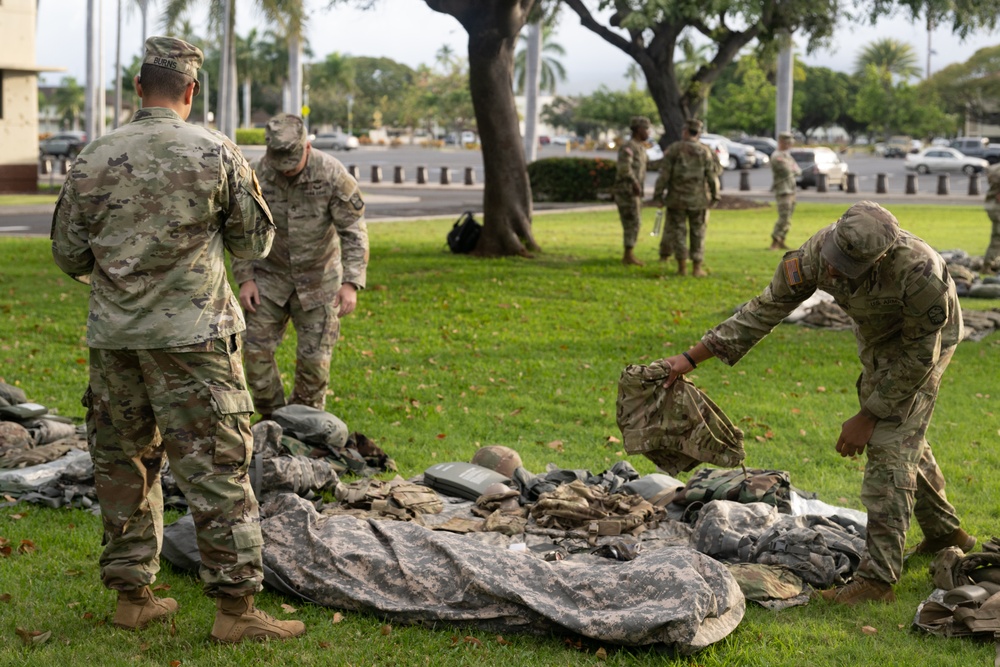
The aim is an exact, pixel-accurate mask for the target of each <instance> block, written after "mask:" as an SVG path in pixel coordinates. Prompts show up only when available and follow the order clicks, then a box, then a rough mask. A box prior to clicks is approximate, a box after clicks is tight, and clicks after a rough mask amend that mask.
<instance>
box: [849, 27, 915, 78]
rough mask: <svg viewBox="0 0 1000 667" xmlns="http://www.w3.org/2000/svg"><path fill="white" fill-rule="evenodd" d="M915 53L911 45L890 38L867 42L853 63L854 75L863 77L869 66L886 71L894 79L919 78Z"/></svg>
mask: <svg viewBox="0 0 1000 667" xmlns="http://www.w3.org/2000/svg"><path fill="white" fill-rule="evenodd" d="M918 62H919V60H918V58H917V52H916V51H915V50H914V49H913V45H911V44H909V43H907V42H902V41H900V40H898V39H893V38H892V37H884V38H882V39H877V40H875V41H874V42H869V43H868V44H867V45H866V46H865V48H864V49H862V50H861V53H860V54H858V57H857V60H855V62H854V73H855V74H857V75H859V76H864V73H865V70H866V69H867V68H868V66H869V65H874V66H875V67H877V68H879V69H883V70H885V71H887V72H888V73H889V74H891V75H893V76H894V77H899V78H900V79H903V80H907V79H912V78H915V77H919V76H920V67H919V66H918V65H917V63H918Z"/></svg>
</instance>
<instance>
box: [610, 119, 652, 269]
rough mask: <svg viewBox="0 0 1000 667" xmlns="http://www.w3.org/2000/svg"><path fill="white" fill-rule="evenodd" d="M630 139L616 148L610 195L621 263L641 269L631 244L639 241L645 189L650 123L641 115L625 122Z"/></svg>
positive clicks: (633, 245) (633, 244)
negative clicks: (617, 221)
mask: <svg viewBox="0 0 1000 667" xmlns="http://www.w3.org/2000/svg"><path fill="white" fill-rule="evenodd" d="M629 128H630V129H631V130H632V136H631V138H630V139H629V140H628V141H626V142H623V143H622V145H621V147H620V148H619V149H618V167H617V171H616V172H615V185H614V195H615V204H616V205H617V206H618V217H619V218H620V219H621V222H622V234H623V245H624V246H625V254H624V255H622V264H625V265H626V266H629V265H632V266H642V265H643V263H642V262H641V261H639V259H638V258H636V256H635V244H636V242H637V241H638V240H639V226H640V224H641V222H642V193H643V190H644V189H645V187H646V169H647V168H648V166H649V165H648V157H647V156H646V141H647V140H648V139H649V130H650V123H649V119H648V118H646V117H645V116H633V117H632V119H631V121H630V122H629Z"/></svg>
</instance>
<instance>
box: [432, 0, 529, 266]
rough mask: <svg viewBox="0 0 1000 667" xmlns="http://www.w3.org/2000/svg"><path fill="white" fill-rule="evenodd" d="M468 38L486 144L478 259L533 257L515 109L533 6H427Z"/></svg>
mask: <svg viewBox="0 0 1000 667" xmlns="http://www.w3.org/2000/svg"><path fill="white" fill-rule="evenodd" d="M425 1H426V2H427V6H428V7H430V8H431V9H433V10H435V11H439V12H442V13H445V14H451V15H452V16H454V17H455V18H456V19H458V21H459V23H461V24H462V26H463V27H464V28H465V30H466V32H468V33H469V91H470V93H471V95H472V106H473V108H474V109H475V112H476V124H477V125H478V130H479V136H480V139H481V140H482V150H483V168H484V171H485V177H484V188H483V233H482V234H481V235H480V236H479V243H478V244H477V245H476V249H475V251H474V254H477V255H485V256H506V255H522V256H530V253H531V251H536V250H539V249H540V248H539V247H538V244H537V243H535V239H534V236H533V235H532V231H531V185H530V183H529V182H528V166H527V162H526V160H525V157H524V147H523V146H522V145H521V132H520V129H519V128H518V118H517V108H516V107H515V105H514V88H513V81H512V80H513V72H514V43H515V40H516V39H517V35H518V33H519V32H520V30H521V28H522V27H523V26H524V23H525V21H526V20H527V16H528V11H529V10H530V9H531V6H532V5H533V4H534V1H535V0H425Z"/></svg>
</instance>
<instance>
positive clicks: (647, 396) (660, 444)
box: [617, 360, 746, 475]
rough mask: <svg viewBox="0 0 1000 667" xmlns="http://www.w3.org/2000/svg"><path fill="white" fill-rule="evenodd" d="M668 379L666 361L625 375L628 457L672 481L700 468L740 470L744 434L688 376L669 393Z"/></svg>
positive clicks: (620, 412) (623, 422) (623, 424)
mask: <svg viewBox="0 0 1000 667" xmlns="http://www.w3.org/2000/svg"><path fill="white" fill-rule="evenodd" d="M669 376H670V367H669V366H667V365H666V364H665V363H663V361H662V360H660V361H655V362H653V363H652V364H650V365H649V366H641V365H637V364H631V365H629V366H627V367H626V368H625V370H624V371H622V375H621V379H619V381H618V402H617V420H618V428H620V429H621V432H622V441H623V445H624V447H625V451H627V452H628V453H629V454H642V455H643V456H645V457H646V458H648V459H649V460H651V461H652V462H653V463H655V464H656V465H657V466H659V467H660V468H661V469H662V470H663V471H664V472H666V473H667V474H669V475H676V474H677V473H679V472H683V471H686V470H691V469H692V468H694V467H695V466H697V465H698V464H699V463H712V464H715V465H719V466H726V467H732V466H737V465H740V464H741V463H742V462H743V459H744V458H745V457H746V452H745V451H744V449H743V431H741V430H740V429H738V428H736V426H735V425H733V422H732V421H730V419H729V417H727V416H726V414H725V413H724V412H723V411H722V410H721V409H720V408H719V406H717V405H716V404H715V403H714V402H713V401H712V399H710V398H709V397H708V396H707V395H706V394H705V393H704V392H703V391H701V390H700V389H698V388H697V387H696V386H694V384H693V383H692V382H691V381H690V380H688V379H687V378H685V377H684V376H683V375H682V376H680V377H678V378H677V380H676V381H675V382H674V383H673V384H672V385H671V386H670V388H669V389H667V388H664V386H663V383H664V382H666V380H667V378H668V377H669Z"/></svg>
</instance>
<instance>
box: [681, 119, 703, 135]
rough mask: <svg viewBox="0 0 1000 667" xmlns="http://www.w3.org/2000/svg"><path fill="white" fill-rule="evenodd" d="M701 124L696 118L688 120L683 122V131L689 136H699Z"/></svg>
mask: <svg viewBox="0 0 1000 667" xmlns="http://www.w3.org/2000/svg"><path fill="white" fill-rule="evenodd" d="M702 127H704V126H703V125H702V122H701V121H700V120H698V119H697V118H688V119H687V120H686V121H684V129H685V130H687V131H688V132H689V133H690V134H701V128H702Z"/></svg>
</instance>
